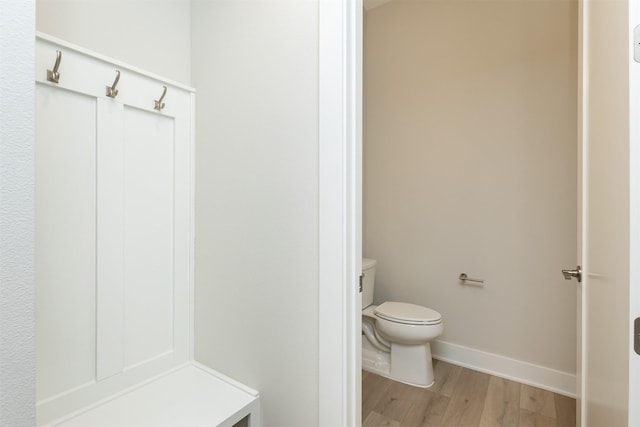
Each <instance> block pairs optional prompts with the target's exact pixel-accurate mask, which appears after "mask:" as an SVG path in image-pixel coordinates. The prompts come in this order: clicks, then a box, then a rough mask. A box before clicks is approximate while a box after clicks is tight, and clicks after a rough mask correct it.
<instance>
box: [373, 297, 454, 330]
mask: <svg viewBox="0 0 640 427" xmlns="http://www.w3.org/2000/svg"><path fill="white" fill-rule="evenodd" d="M373 312H374V314H375V315H376V316H378V317H380V318H382V319H385V320H388V321H390V322H396V323H403V324H406V325H436V324H438V323H442V315H441V314H440V313H438V312H437V311H435V310H432V309H430V308H427V307H423V306H421V305H415V304H408V303H404V302H392V301H387V302H384V303H382V304H380V305H379V306H377V307H376V308H375V309H374V310H373Z"/></svg>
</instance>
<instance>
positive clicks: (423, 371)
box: [362, 258, 443, 388]
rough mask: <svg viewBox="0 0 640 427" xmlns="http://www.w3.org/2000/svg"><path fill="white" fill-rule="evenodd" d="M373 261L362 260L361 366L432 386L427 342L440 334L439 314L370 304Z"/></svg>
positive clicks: (410, 306)
mask: <svg viewBox="0 0 640 427" xmlns="http://www.w3.org/2000/svg"><path fill="white" fill-rule="evenodd" d="M375 267H376V261H375V260H373V259H367V258H363V259H362V273H363V274H364V277H363V281H362V307H363V310H362V368H363V369H364V370H367V371H369V372H373V373H375V374H378V375H382V376H384V377H387V378H391V379H392V380H396V381H400V382H403V383H406V384H410V385H414V386H417V387H424V388H426V387H431V386H432V385H433V381H434V377H433V364H432V361H431V345H430V341H431V340H432V339H434V338H436V337H438V336H440V335H441V334H442V331H443V325H442V315H440V313H438V312H437V311H435V310H432V309H430V308H427V307H422V306H420V305H415V304H407V303H402V302H390V301H387V302H384V303H382V304H380V305H378V306H375V305H373V289H374V284H375V274H376V268H375Z"/></svg>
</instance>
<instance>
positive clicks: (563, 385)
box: [431, 340, 576, 398]
mask: <svg viewBox="0 0 640 427" xmlns="http://www.w3.org/2000/svg"><path fill="white" fill-rule="evenodd" d="M431 354H432V357H433V358H434V359H438V360H442V361H444V362H449V363H452V364H454V365H459V366H463V367H465V368H469V369H473V370H475V371H480V372H485V373H487V374H491V375H494V376H496V377H501V378H506V379H508V380H513V381H517V382H520V383H523V384H527V385H532V386H534V387H538V388H541V389H544V390H549V391H552V392H554V393H558V394H562V395H564V396H569V397H573V398H575V397H576V376H575V374H569V373H567V372H561V371H556V370H555V369H549V368H545V367H544V366H539V365H533V364H531V363H528V362H523V361H521V360H516V359H511V358H509V357H504V356H499V355H497V354H492V353H487V352H485V351H481V350H476V349H473V348H469V347H464V346H461V345H457V344H451V343H448V342H445V341H439V340H436V341H433V342H432V343H431Z"/></svg>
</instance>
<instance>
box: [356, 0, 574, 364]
mask: <svg viewBox="0 0 640 427" xmlns="http://www.w3.org/2000/svg"><path fill="white" fill-rule="evenodd" d="M366 20H367V29H366V52H365V61H366V62H365V63H366V66H365V68H366V76H367V80H366V89H365V91H366V119H365V120H366V122H365V123H366V140H365V156H366V157H365V162H366V177H365V194H366V195H365V200H366V206H365V210H366V218H367V222H366V248H365V251H366V255H367V256H368V257H371V258H375V259H377V260H378V261H379V264H378V270H377V276H376V277H377V279H378V280H377V285H376V286H377V287H376V291H377V292H376V296H375V299H376V302H377V303H380V302H382V301H385V300H397V301H407V302H413V303H416V304H422V305H426V306H429V307H431V308H434V309H436V310H438V311H440V312H441V313H442V315H443V317H444V324H445V331H444V334H443V335H442V337H441V340H442V341H445V342H449V343H453V344H457V345H461V346H465V347H469V348H472V349H475V350H482V351H485V352H489V353H493V354H496V355H499V356H504V357H509V358H513V359H516V360H518V361H522V362H527V363H530V364H534V365H538V366H541V367H545V368H550V369H553V370H558V371H562V372H565V373H569V374H575V348H576V341H575V337H576V322H575V316H576V307H575V292H576V290H575V286H576V285H575V282H565V281H564V280H563V278H562V275H561V274H560V270H561V269H562V268H568V267H572V266H575V262H576V199H577V195H576V194H577V188H576V161H577V160H576V159H577V151H576V108H577V107H576V105H577V103H576V102H577V101H576V86H577V83H576V74H577V71H576V70H577V68H576V51H577V2H556V1H552V2H511V1H497V2H466V1H464V2H462V1H405V0H396V1H393V2H391V3H388V4H386V5H384V6H382V7H379V8H376V9H374V10H371V11H369V12H367V14H366ZM462 272H466V273H467V274H468V275H469V276H470V277H478V278H482V279H484V280H485V286H484V288H474V287H468V286H467V287H465V286H461V284H460V282H459V281H458V275H459V274H460V273H462ZM438 351H439V350H438V347H437V346H436V350H435V353H437V352H438Z"/></svg>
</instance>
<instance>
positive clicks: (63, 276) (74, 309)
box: [35, 84, 96, 400]
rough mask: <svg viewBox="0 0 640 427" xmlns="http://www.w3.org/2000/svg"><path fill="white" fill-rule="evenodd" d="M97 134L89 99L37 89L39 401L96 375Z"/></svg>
mask: <svg viewBox="0 0 640 427" xmlns="http://www.w3.org/2000/svg"><path fill="white" fill-rule="evenodd" d="M95 128H96V101H95V98H93V97H89V96H86V95H83V94H80V93H76V92H70V91H63V90H58V89H56V88H53V87H49V86H44V85H41V84H38V85H37V87H36V260H35V261H36V319H37V322H36V370H37V372H36V376H37V379H38V381H37V382H38V386H37V398H38V399H39V400H40V399H45V398H49V397H51V396H54V395H56V394H58V393H61V392H63V391H65V390H69V389H73V388H76V387H79V386H82V385H84V384H87V383H92V382H93V381H94V380H95V376H96V321H95V307H96V304H95V299H96V286H95V276H96V265H95V259H96V233H95V227H96V221H95V218H96V208H95V205H96V190H95V188H96V177H95V169H96V132H95ZM71 159H72V161H70V160H71Z"/></svg>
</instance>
